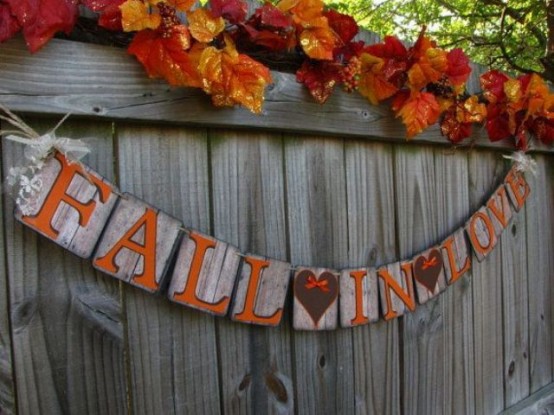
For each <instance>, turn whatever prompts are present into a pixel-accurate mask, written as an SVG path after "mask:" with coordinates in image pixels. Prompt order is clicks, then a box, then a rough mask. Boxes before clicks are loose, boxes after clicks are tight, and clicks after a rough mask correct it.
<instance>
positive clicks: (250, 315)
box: [234, 257, 283, 326]
mask: <svg viewBox="0 0 554 415" xmlns="http://www.w3.org/2000/svg"><path fill="white" fill-rule="evenodd" d="M244 262H246V263H247V264H249V265H250V270H251V271H250V278H249V280H248V290H247V291H246V298H245V300H244V309H243V310H242V311H241V312H240V313H239V314H236V315H235V317H234V318H235V319H236V320H240V321H246V322H253V323H260V324H266V325H269V326H276V325H278V324H279V322H280V321H281V316H282V315H283V309H282V308H278V309H277V310H276V311H275V312H274V313H273V314H272V315H271V316H267V317H265V316H258V315H257V314H256V313H254V306H255V305H256V292H257V291H258V284H259V281H260V276H261V274H262V270H263V269H264V268H267V267H268V266H269V262H268V261H264V260H261V259H257V258H251V257H245V258H244Z"/></svg>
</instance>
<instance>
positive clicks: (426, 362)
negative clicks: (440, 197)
mask: <svg viewBox="0 0 554 415" xmlns="http://www.w3.org/2000/svg"><path fill="white" fill-rule="evenodd" d="M395 182H396V186H395V192H396V209H397V218H398V219H397V235H398V241H397V243H398V253H399V259H410V258H411V257H412V256H413V255H415V254H417V253H418V252H421V251H423V250H424V249H426V248H427V247H431V246H432V245H433V244H434V243H437V242H438V241H439V234H438V223H437V221H436V218H437V215H438V212H437V200H436V198H437V192H436V180H435V166H434V162H433V150H432V149H431V148H425V149H414V148H411V147H398V148H396V150H395ZM442 308H443V300H442V298H441V297H439V298H438V299H435V300H432V301H429V302H427V303H426V304H425V305H419V306H417V309H416V311H415V312H414V313H408V314H406V315H405V316H404V317H403V318H404V327H403V334H404V343H403V346H404V347H403V355H404V372H403V383H404V397H403V401H404V412H405V413H429V414H431V413H440V412H441V411H442V408H443V400H444V394H443V393H442V391H441V389H442V385H444V370H443V364H444V361H443V360H442V359H441V358H440V357H439V356H440V355H441V354H442V349H443V335H444V333H443V310H442Z"/></svg>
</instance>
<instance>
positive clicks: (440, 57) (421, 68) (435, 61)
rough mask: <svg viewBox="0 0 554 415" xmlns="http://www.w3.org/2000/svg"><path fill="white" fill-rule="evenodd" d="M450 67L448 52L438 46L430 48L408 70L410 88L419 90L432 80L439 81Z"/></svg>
mask: <svg viewBox="0 0 554 415" xmlns="http://www.w3.org/2000/svg"><path fill="white" fill-rule="evenodd" d="M447 68H448V55H447V53H446V52H445V51H444V50H442V49H438V48H428V49H426V50H425V52H423V54H422V56H421V57H420V58H419V60H418V62H416V63H415V64H414V65H412V67H411V68H410V69H409V70H408V80H409V85H410V88H411V89H412V90H414V91H416V90H417V91H419V90H420V89H421V88H424V87H425V85H427V84H428V83H431V82H437V81H438V80H439V79H441V77H442V76H443V75H444V73H445V71H446V69H447Z"/></svg>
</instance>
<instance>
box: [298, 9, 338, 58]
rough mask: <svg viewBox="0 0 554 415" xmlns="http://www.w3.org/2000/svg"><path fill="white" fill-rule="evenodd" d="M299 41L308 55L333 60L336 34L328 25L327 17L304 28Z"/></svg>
mask: <svg viewBox="0 0 554 415" xmlns="http://www.w3.org/2000/svg"><path fill="white" fill-rule="evenodd" d="M299 42H300V45H301V46H302V50H303V51H304V53H306V55H308V57H310V58H312V59H319V60H333V51H334V49H335V45H336V36H335V34H334V32H333V31H332V30H331V29H330V28H329V26H327V20H326V19H325V17H322V18H320V20H319V22H318V23H317V24H316V25H314V26H312V27H309V28H307V29H304V30H303V31H302V33H300V38H299Z"/></svg>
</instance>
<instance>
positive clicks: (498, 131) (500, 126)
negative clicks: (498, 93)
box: [485, 105, 512, 141]
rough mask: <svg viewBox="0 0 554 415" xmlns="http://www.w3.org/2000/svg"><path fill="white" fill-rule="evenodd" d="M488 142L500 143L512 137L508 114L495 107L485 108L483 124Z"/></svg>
mask: <svg viewBox="0 0 554 415" xmlns="http://www.w3.org/2000/svg"><path fill="white" fill-rule="evenodd" d="M485 126H486V128H487V133H488V135H489V140H491V141H500V140H503V139H505V138H508V137H510V136H511V135H512V133H511V131H510V121H509V117H508V114H507V113H506V112H503V111H502V109H501V108H500V107H499V106H497V105H489V106H488V107H487V122H486V124H485Z"/></svg>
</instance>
